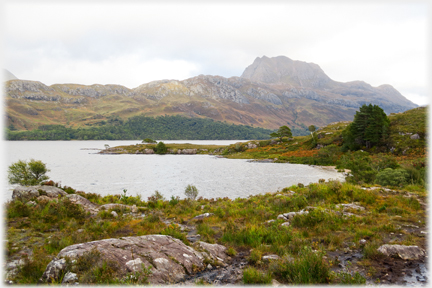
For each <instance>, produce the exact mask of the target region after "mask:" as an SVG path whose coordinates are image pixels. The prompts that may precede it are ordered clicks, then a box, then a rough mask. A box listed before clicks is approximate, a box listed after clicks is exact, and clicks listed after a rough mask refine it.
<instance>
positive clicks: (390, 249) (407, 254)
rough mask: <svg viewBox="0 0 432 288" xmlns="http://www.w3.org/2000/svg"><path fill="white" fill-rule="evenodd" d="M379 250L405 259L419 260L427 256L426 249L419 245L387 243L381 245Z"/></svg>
mask: <svg viewBox="0 0 432 288" xmlns="http://www.w3.org/2000/svg"><path fill="white" fill-rule="evenodd" d="M378 251H379V252H381V253H383V254H384V255H387V256H399V257H400V258H402V259H403V260H418V259H420V258H423V257H424V256H426V252H425V250H424V249H421V248H420V247H418V246H405V245H389V244H385V245H382V246H380V247H379V248H378Z"/></svg>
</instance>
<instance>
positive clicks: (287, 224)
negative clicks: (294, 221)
mask: <svg viewBox="0 0 432 288" xmlns="http://www.w3.org/2000/svg"><path fill="white" fill-rule="evenodd" d="M289 225H290V222H284V223H282V224H281V225H280V226H283V227H288V226H289Z"/></svg>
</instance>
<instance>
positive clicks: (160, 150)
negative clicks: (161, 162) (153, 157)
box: [155, 141, 168, 154]
mask: <svg viewBox="0 0 432 288" xmlns="http://www.w3.org/2000/svg"><path fill="white" fill-rule="evenodd" d="M167 150H168V149H167V147H166V145H165V143H163V142H162V141H160V142H159V143H158V144H157V145H156V148H155V153H156V154H166V152H167Z"/></svg>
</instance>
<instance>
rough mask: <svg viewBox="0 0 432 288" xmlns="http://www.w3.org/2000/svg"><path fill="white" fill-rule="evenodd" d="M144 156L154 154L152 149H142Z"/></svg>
mask: <svg viewBox="0 0 432 288" xmlns="http://www.w3.org/2000/svg"><path fill="white" fill-rule="evenodd" d="M144 154H154V151H153V149H148V148H146V149H144Z"/></svg>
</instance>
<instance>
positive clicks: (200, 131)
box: [6, 116, 303, 140]
mask: <svg viewBox="0 0 432 288" xmlns="http://www.w3.org/2000/svg"><path fill="white" fill-rule="evenodd" d="M297 130H298V129H295V130H293V134H294V135H296V134H297V135H298V134H299V132H300V133H301V132H303V131H300V130H298V131H297ZM272 132H273V130H269V129H264V128H260V127H251V126H245V125H233V124H228V123H224V122H218V121H214V120H212V119H201V118H186V117H182V116H159V117H156V118H152V117H145V116H135V117H131V118H129V119H127V120H123V119H121V118H120V117H118V116H115V117H112V118H110V119H109V120H108V121H102V122H100V123H99V125H98V126H91V127H86V128H76V129H75V128H69V127H65V126H63V125H42V126H39V127H38V129H35V130H31V131H14V130H12V129H6V140H136V139H144V138H151V139H165V140H168V139H169V140H233V139H236V140H237V139H238V140H248V139H256V140H259V139H269V134H270V133H272Z"/></svg>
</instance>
